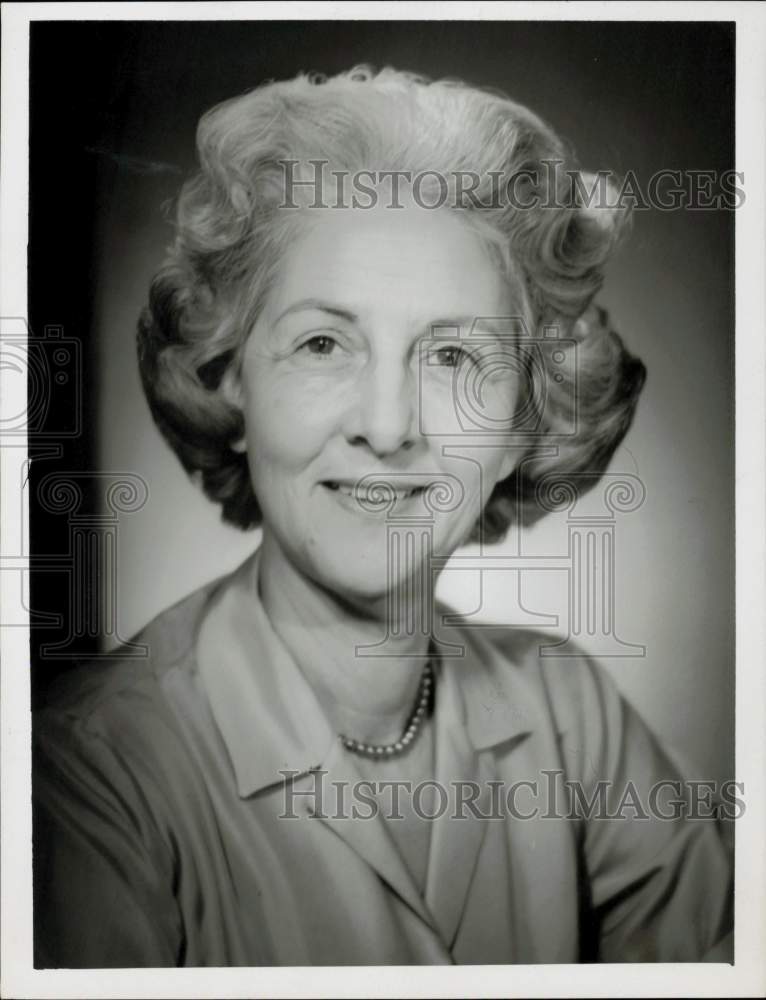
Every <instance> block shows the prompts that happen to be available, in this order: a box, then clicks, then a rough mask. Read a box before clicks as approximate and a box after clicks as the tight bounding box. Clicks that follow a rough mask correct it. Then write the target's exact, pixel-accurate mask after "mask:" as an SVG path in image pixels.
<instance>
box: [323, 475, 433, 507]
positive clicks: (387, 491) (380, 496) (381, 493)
mask: <svg viewBox="0 0 766 1000" xmlns="http://www.w3.org/2000/svg"><path fill="white" fill-rule="evenodd" d="M322 485H323V486H326V487H327V489H328V490H332V491H333V492H335V493H339V494H341V495H343V496H347V497H351V498H352V499H354V500H357V501H360V502H362V503H364V502H367V503H376V502H378V503H379V502H381V501H383V502H384V503H385V501H386V500H387V499H388V498H389V496H391V495H393V497H394V499H395V500H406V499H408V498H409V497H413V496H416V495H417V494H419V493H422V492H423V489H424V487H422V486H413V487H411V488H410V489H397V488H395V487H394V486H392V485H391V484H389V483H383V482H378V483H377V484H374V485H372V486H357V485H352V484H349V483H341V482H338V481H337V480H332V479H330V480H328V481H327V482H325V483H322Z"/></svg>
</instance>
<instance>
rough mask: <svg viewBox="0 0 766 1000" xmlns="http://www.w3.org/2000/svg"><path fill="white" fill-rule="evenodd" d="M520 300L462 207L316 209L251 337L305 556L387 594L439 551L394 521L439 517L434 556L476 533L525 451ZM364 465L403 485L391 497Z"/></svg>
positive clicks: (276, 521) (255, 401) (264, 450)
mask: <svg viewBox="0 0 766 1000" xmlns="http://www.w3.org/2000/svg"><path fill="white" fill-rule="evenodd" d="M514 311H515V307H514V303H513V302H512V301H510V295H509V292H508V289H507V285H506V283H505V282H504V281H502V280H501V278H500V276H499V274H498V273H497V271H496V269H495V267H494V266H493V265H492V263H491V260H490V257H489V254H488V252H487V250H486V248H485V246H484V245H483V243H482V242H481V240H480V239H479V237H478V235H477V234H476V233H475V232H474V231H473V230H472V229H471V228H469V226H468V225H467V224H466V223H465V222H463V221H462V220H461V219H460V218H459V217H457V216H456V215H454V214H451V213H448V212H445V211H427V210H423V209H421V208H416V207H412V208H404V209H399V210H392V209H390V208H375V209H372V210H363V209H352V208H348V209H339V210H329V209H328V210H316V211H315V212H314V213H313V216H312V217H311V218H310V220H309V224H308V225H307V226H306V228H305V229H304V231H303V233H302V236H301V238H300V239H299V240H298V241H297V242H296V243H295V244H294V245H293V246H292V247H291V249H290V251H289V252H288V254H287V255H286V257H285V259H284V261H283V265H282V268H281V272H280V279H279V282H278V284H277V285H276V287H275V288H274V289H273V291H272V293H271V295H270V298H269V301H268V303H267V306H266V308H265V309H264V311H263V312H262V314H261V316H260V318H259V320H258V322H257V324H256V326H255V327H254V329H253V331H252V333H251V335H250V337H249V339H248V342H247V344H246V348H245V353H244V359H243V376H242V387H241V388H242V398H241V403H242V405H243V408H244V415H245V428H246V434H245V442H244V443H245V445H246V448H247V453H248V458H249V464H250V470H251V476H252V480H253V487H254V489H255V493H256V496H257V498H258V502H259V504H260V507H261V510H262V512H263V518H264V532H265V533H268V534H270V535H271V536H272V538H271V541H274V542H276V543H277V544H278V546H279V548H280V549H281V550H282V552H283V553H284V554H285V555H286V556H287V557H288V558H289V559H290V561H291V562H292V563H293V565H294V566H295V567H297V568H298V569H299V570H300V571H301V572H303V573H304V574H306V575H308V576H309V577H310V578H312V579H313V580H315V581H316V582H318V583H320V584H321V585H322V586H324V587H327V588H329V589H330V590H332V591H333V592H335V593H338V594H341V595H344V596H346V597H349V598H354V597H356V598H375V597H379V596H381V595H382V594H384V593H385V592H386V591H387V590H390V589H391V588H392V587H393V586H395V585H397V584H399V583H401V582H402V581H403V580H404V579H405V578H409V577H411V576H413V575H414V574H415V573H416V572H417V571H418V570H419V569H420V568H421V567H422V564H423V561H424V558H426V555H427V550H426V549H424V548H423V547H422V545H421V542H420V540H418V542H417V544H416V545H415V546H414V547H413V548H412V550H411V554H410V556H409V557H408V556H407V555H406V554H405V555H403V556H401V557H400V558H394V559H392V558H391V556H390V546H391V541H390V539H391V536H392V535H397V534H398V535H399V537H400V538H402V537H403V534H402V533H407V532H412V531H413V530H414V531H415V534H416V535H417V536H418V539H420V537H421V536H422V535H423V533H424V532H425V533H426V534H429V533H430V536H431V539H432V542H431V547H432V552H433V554H434V555H435V556H447V555H449V554H451V553H452V552H453V551H454V549H455V548H456V547H457V546H459V545H460V544H461V543H462V542H464V541H465V539H466V537H467V535H468V534H469V533H470V532H471V529H472V528H473V526H474V524H475V523H476V520H477V518H478V517H479V514H480V511H481V508H482V506H483V505H484V504H485V503H486V501H487V500H488V498H489V496H490V494H491V492H492V489H493V487H494V485H495V483H496V482H498V480H500V479H503V478H505V477H506V476H508V475H509V474H510V472H511V471H512V468H513V460H514V459H513V454H512V453H511V452H510V450H509V449H508V448H507V447H506V446H505V444H504V442H503V440H502V438H501V437H499V436H498V428H502V427H503V426H506V427H507V426H508V424H509V422H510V420H511V419H512V415H513V411H514V406H515V395H516V383H515V379H514V377H513V375H512V373H511V371H510V370H509V368H508V366H507V365H506V364H503V357H504V352H505V347H504V343H503V339H502V337H498V336H497V335H496V334H497V328H498V325H499V326H500V327H501V328H502V327H503V323H502V322H501V323H500V324H498V322H497V320H496V319H495V318H498V317H500V318H502V317H509V316H511V315H513V314H514ZM516 311H517V310H516ZM477 317H479V318H481V319H480V321H479V323H478V324H476V325H474V321H475V320H476V318H477ZM493 319H495V322H494V323H493V322H492V320H493ZM506 328H507V327H506ZM479 410H480V419H479V420H478V422H477V421H476V420H475V419H474V420H473V421H472V420H471V417H472V413H473V414H474V415H475V412H478V411H479ZM477 428H478V433H477ZM467 429H468V430H470V433H468V432H467ZM365 477H374V478H375V479H376V480H377V481H381V480H382V481H384V482H386V483H388V484H389V485H390V491H389V492H388V493H387V494H386V495H387V498H388V502H383V503H378V504H376V503H375V497H376V496H377V497H378V499H380V493H379V492H378V493H377V494H376V493H374V492H373V493H370V492H369V491H368V490H367V488H366V484H365V482H364V480H365ZM360 481H361V482H360ZM440 483H441V484H444V486H445V488H446V492H445V489H442V491H441V492H439V491H440V487H439V484H440ZM450 493H451V496H449V494H450ZM400 551H401V552H402V553H407V552H408V551H410V550H409V549H408V548H407V546H406V545H404V546H401V548H400Z"/></svg>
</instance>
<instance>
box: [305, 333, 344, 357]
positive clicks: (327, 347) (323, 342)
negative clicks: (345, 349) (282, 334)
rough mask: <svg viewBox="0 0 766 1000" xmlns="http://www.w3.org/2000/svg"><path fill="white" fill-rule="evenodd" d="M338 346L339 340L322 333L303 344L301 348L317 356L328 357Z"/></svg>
mask: <svg viewBox="0 0 766 1000" xmlns="http://www.w3.org/2000/svg"><path fill="white" fill-rule="evenodd" d="M337 346H338V342H337V341H336V340H334V339H333V338H332V337H330V336H329V335H328V334H326V333H320V334H317V335H316V336H314V337H311V338H309V340H307V341H305V343H303V344H301V346H300V348H299V350H301V351H306V352H307V353H309V354H313V355H315V356H317V357H323V358H326V357H329V356H330V355H331V354H332V352H333V351H334V350H335V348H336V347H337Z"/></svg>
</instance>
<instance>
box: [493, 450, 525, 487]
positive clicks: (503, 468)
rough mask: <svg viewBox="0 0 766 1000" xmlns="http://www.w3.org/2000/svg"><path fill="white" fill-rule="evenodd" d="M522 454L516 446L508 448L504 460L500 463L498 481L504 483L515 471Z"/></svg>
mask: <svg viewBox="0 0 766 1000" xmlns="http://www.w3.org/2000/svg"><path fill="white" fill-rule="evenodd" d="M520 457H521V456H520V454H519V452H518V450H517V449H515V448H507V449H506V452H505V454H504V455H503V461H502V462H501V463H500V473H499V475H498V477H497V481H498V483H502V481H503V480H504V479H507V478H508V476H510V474H511V473H512V472H513V470H514V469H515V468H516V466H517V465H518V461H519V458H520Z"/></svg>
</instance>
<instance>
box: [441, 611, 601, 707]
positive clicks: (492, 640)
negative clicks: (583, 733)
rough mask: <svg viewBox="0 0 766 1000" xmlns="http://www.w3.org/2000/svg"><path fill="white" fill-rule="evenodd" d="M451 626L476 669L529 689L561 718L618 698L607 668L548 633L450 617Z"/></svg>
mask: <svg viewBox="0 0 766 1000" xmlns="http://www.w3.org/2000/svg"><path fill="white" fill-rule="evenodd" d="M454 622H455V627H456V630H457V631H458V632H459V633H460V635H461V636H462V637H463V638H464V640H465V644H466V646H468V647H470V648H471V650H472V653H473V656H472V659H473V660H474V661H475V662H476V663H478V664H479V665H480V669H484V670H489V671H490V672H491V673H493V674H494V675H495V677H496V679H497V680H498V682H500V683H502V684H503V686H506V685H509V686H515V685H518V684H522V685H523V686H524V687H525V688H526V690H527V691H531V692H535V694H536V696H537V697H538V698H539V699H541V700H542V701H544V702H545V704H546V705H547V706H548V707H549V708H550V710H551V711H552V712H553V713H554V714H555V715H556V717H557V718H558V719H559V720H560V721H561V722H562V723H563V722H565V721H567V722H571V721H573V720H574V719H577V718H578V717H581V716H583V715H589V714H592V713H593V712H597V713H598V712H600V711H602V710H605V709H606V708H607V706H608V704H609V703H611V702H612V701H613V700H614V699H615V698H619V692H618V689H617V686H616V685H615V682H614V680H613V679H612V677H611V675H610V674H609V672H608V671H607V669H606V668H605V667H604V666H603V665H602V664H601V663H600V662H599V661H598V659H597V657H595V656H593V655H592V654H591V653H590V652H589V651H588V650H587V649H585V648H584V647H581V646H580V645H579V644H577V643H573V642H571V641H568V640H567V641H566V642H565V640H564V637H562V636H561V635H557V634H555V633H551V632H542V631H538V630H533V629H524V628H515V627H513V626H508V625H495V624H491V623H487V624H485V623H482V624H481V625H480V626H479V627H478V628H477V627H476V626H474V625H472V624H469V623H467V622H466V620H465V619H464V618H463V617H461V616H454Z"/></svg>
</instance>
